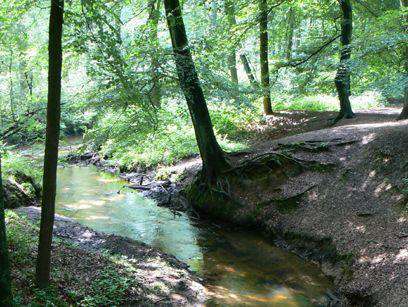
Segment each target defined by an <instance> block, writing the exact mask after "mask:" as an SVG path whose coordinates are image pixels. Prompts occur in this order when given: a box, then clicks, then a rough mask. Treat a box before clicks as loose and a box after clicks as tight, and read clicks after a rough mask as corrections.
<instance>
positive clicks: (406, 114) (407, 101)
mask: <svg viewBox="0 0 408 307" xmlns="http://www.w3.org/2000/svg"><path fill="white" fill-rule="evenodd" d="M407 6H408V0H401V9H402V8H406V7H407ZM407 23H408V15H407V16H405V20H404V23H403V24H404V25H405V26H404V32H405V33H408V26H407ZM403 54H404V66H405V77H406V78H405V79H406V80H408V46H407V45H406V46H405V47H404V51H403ZM405 82H406V83H405V87H404V106H403V109H402V112H401V114H400V116H399V117H398V119H399V120H403V119H408V81H405Z"/></svg>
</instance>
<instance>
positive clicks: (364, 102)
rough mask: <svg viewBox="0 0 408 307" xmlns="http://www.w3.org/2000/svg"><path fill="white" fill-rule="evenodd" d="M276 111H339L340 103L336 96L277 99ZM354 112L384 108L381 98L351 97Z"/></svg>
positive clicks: (369, 94) (364, 95)
mask: <svg viewBox="0 0 408 307" xmlns="http://www.w3.org/2000/svg"><path fill="white" fill-rule="evenodd" d="M275 101H276V103H275V105H274V109H275V110H276V111H286V110H291V111H293V110H303V111H315V112H322V111H337V110H338V109H339V102H338V98H337V97H336V96H329V95H316V96H305V97H283V98H282V97H276V99H275ZM350 101H351V105H352V108H353V109H354V110H368V109H373V108H378V107H383V106H384V104H383V103H382V102H381V97H380V96H379V95H378V94H376V93H374V92H366V93H364V94H362V95H359V96H351V97H350Z"/></svg>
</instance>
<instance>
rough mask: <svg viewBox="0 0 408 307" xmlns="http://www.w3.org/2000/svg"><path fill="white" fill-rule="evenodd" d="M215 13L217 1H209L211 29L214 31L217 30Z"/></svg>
mask: <svg viewBox="0 0 408 307" xmlns="http://www.w3.org/2000/svg"><path fill="white" fill-rule="evenodd" d="M217 11H218V5H217V0H211V16H210V20H211V28H212V29H216V28H217Z"/></svg>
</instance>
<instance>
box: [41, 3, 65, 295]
mask: <svg viewBox="0 0 408 307" xmlns="http://www.w3.org/2000/svg"><path fill="white" fill-rule="evenodd" d="M63 15H64V0H51V12H50V24H49V26H50V28H49V43H48V44H49V45H48V62H49V67H48V103H47V127H46V137H45V154H44V176H43V194H42V203H41V225H40V240H39V244H38V258H37V270H36V282H37V286H38V287H39V288H45V287H47V286H48V285H49V281H50V262H51V244H52V232H53V225H54V215H55V195H56V180H57V163H58V143H59V133H60V117H61V70H62V24H63Z"/></svg>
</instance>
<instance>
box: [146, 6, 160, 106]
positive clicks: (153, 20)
mask: <svg viewBox="0 0 408 307" xmlns="http://www.w3.org/2000/svg"><path fill="white" fill-rule="evenodd" d="M160 2H161V0H150V2H149V10H150V11H149V17H148V27H149V29H148V31H149V42H150V43H151V44H152V45H153V48H154V50H157V49H158V47H159V37H158V26H159V19H160ZM154 50H153V52H152V55H151V56H152V57H151V64H150V73H151V78H152V88H151V92H150V102H151V103H152V104H153V105H154V106H156V107H159V106H160V104H161V85H160V74H159V67H160V64H159V59H158V55H157V53H156V52H155V51H154Z"/></svg>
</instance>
